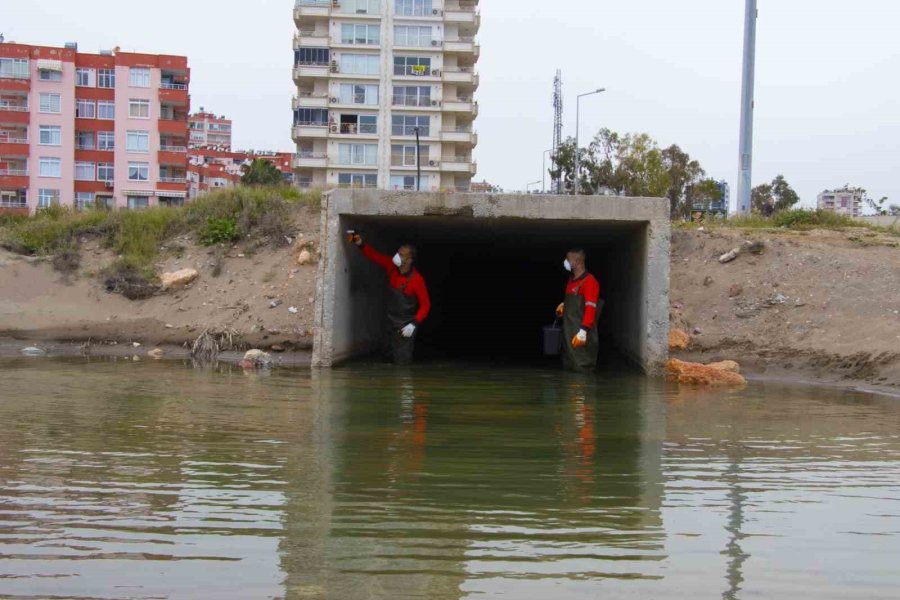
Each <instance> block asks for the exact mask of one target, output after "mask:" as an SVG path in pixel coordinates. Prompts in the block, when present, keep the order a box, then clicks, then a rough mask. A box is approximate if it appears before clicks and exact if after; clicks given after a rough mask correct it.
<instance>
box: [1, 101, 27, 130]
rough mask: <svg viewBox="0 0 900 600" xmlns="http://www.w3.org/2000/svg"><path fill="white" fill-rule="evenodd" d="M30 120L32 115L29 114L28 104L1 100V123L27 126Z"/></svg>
mask: <svg viewBox="0 0 900 600" xmlns="http://www.w3.org/2000/svg"><path fill="white" fill-rule="evenodd" d="M30 120H31V115H30V114H28V103H27V102H24V101H23V102H10V101H9V100H0V121H3V122H4V123H11V124H16V125H19V124H23V125H27V124H28V122H29V121H30Z"/></svg>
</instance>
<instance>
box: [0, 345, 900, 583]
mask: <svg viewBox="0 0 900 600" xmlns="http://www.w3.org/2000/svg"><path fill="white" fill-rule="evenodd" d="M0 398H2V400H0V597H4V598H10V597H11V598H20V597H23V598H47V597H65V598H72V597H74V598H217V599H220V598H242V599H243V598H300V599H307V598H309V599H325V598H327V599H329V600H330V599H335V600H355V599H373V598H379V599H381V598H384V599H395V598H421V599H426V598H427V599H450V598H453V599H456V598H471V599H476V598H479V599H480V598H511V599H525V600H529V599H545V598H554V599H557V598H561V599H568V598H573V599H574V598H592V599H593V598H601V597H602V598H690V599H692V600H696V599H700V598H747V599H750V598H792V599H795V598H816V599H821V598H842V599H844V598H866V599H871V598H897V597H898V595H900V591H898V590H900V566H898V565H900V401H898V400H893V399H890V398H877V397H865V396H859V395H853V394H849V393H840V392H832V391H825V390H820V389H802V388H791V387H782V386H752V387H750V388H749V389H747V390H745V391H742V392H739V393H727V392H725V393H708V392H698V391H679V390H678V389H677V388H673V387H668V386H666V385H664V384H660V383H655V382H647V381H645V380H643V379H641V378H637V377H630V376H629V377H623V378H619V379H600V378H596V379H584V378H579V377H576V376H567V375H563V374H561V373H557V372H555V371H550V372H547V371H539V370H525V369H523V370H514V371H507V372H503V373H492V372H489V371H480V370H475V369H470V368H465V367H455V368H450V367H447V368H437V367H430V368H420V369H417V370H412V371H397V370H394V369H392V368H384V367H375V368H368V367H360V368H355V369H352V370H342V371H337V372H335V373H332V374H319V375H310V374H309V373H307V372H300V371H298V372H290V371H276V372H275V373H274V374H272V375H271V376H268V377H260V376H255V375H251V376H248V375H245V374H243V373H242V372H241V371H240V370H238V369H233V370H232V369H230V368H223V369H220V370H217V371H197V370H192V369H190V368H187V367H182V366H179V365H173V364H159V363H152V364H151V363H147V362H141V363H131V362H125V361H120V362H118V363H115V362H102V361H101V362H93V363H88V362H84V361H63V362H55V361H53V362H51V361H46V360H43V361H42V360H37V361H25V360H16V361H0Z"/></svg>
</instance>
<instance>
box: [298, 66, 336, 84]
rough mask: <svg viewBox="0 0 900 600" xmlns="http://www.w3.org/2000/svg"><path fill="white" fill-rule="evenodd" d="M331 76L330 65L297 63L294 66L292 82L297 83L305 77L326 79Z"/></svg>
mask: <svg viewBox="0 0 900 600" xmlns="http://www.w3.org/2000/svg"><path fill="white" fill-rule="evenodd" d="M330 76H331V64H329V63H326V64H320V63H299V64H297V65H294V81H295V82H299V81H300V80H301V79H304V78H307V77H316V78H319V79H328V78H329V77H330Z"/></svg>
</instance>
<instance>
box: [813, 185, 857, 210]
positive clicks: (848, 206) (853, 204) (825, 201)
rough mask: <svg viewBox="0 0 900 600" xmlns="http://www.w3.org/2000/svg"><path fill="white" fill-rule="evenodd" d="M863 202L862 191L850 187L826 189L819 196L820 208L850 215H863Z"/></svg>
mask: <svg viewBox="0 0 900 600" xmlns="http://www.w3.org/2000/svg"><path fill="white" fill-rule="evenodd" d="M862 203H863V195H862V192H860V191H859V190H854V189H850V188H841V189H837V190H830V191H829V190H825V191H824V192H822V193H821V194H819V196H818V208H819V210H827V211H831V212H836V213H839V214H842V215H847V216H848V217H859V216H862V211H863V205H862Z"/></svg>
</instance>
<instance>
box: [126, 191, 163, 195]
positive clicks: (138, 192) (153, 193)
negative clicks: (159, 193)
mask: <svg viewBox="0 0 900 600" xmlns="http://www.w3.org/2000/svg"><path fill="white" fill-rule="evenodd" d="M122 195H123V196H155V195H156V192H154V191H153V190H122Z"/></svg>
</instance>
